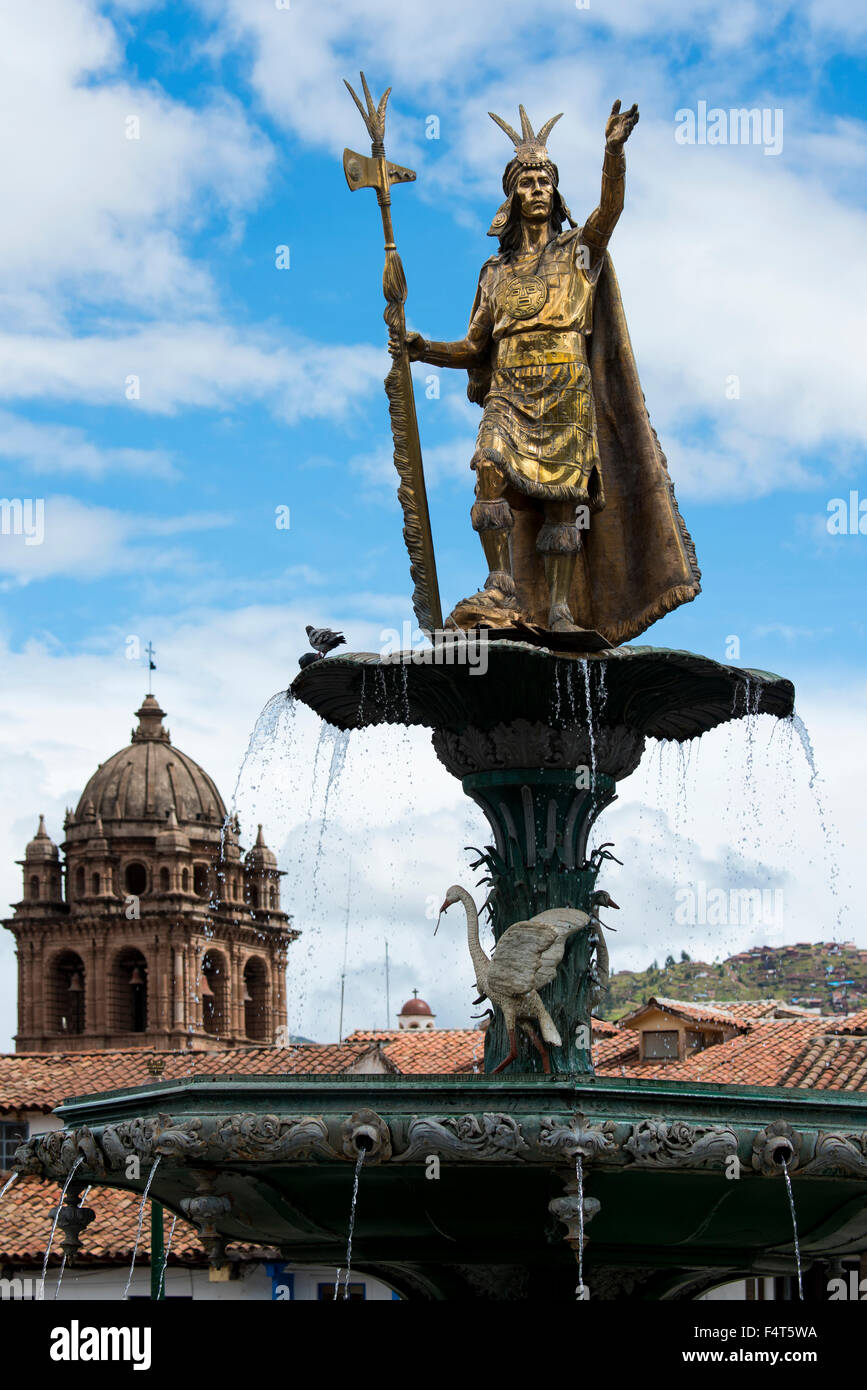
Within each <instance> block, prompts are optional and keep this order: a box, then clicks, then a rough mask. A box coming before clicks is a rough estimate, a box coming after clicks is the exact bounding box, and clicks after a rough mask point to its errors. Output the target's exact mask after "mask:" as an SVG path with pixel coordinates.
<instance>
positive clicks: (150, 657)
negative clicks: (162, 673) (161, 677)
mask: <svg viewBox="0 0 867 1390" xmlns="http://www.w3.org/2000/svg"><path fill="white" fill-rule="evenodd" d="M145 651H146V652H147V659H148V695H153V693H154V692H153V689H152V686H153V679H152V677H151V672H152V671H155V670H156V669H157V668H156V662H155V661H154V657H155V656H156V651H155V650H154V645H153V643H152V642H148V644H147V646H146V647H145Z"/></svg>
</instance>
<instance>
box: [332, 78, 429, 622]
mask: <svg viewBox="0 0 867 1390" xmlns="http://www.w3.org/2000/svg"><path fill="white" fill-rule="evenodd" d="M345 85H346V88H347V91H348V92H349V94H350V96H351V97H352V100H353V101H354V102H355V104H356V106H357V107H358V109H359V111H360V112H361V118H362V120H363V121H364V124H365V125H366V127H367V133H368V135H369V136H370V140H371V146H370V155H369V156H368V155H363V154H356V153H355V151H354V150H344V151H343V172H344V173H345V174H346V182H347V183H348V184H349V187H350V189H351V190H352V191H353V192H355V190H356V188H375V189H376V200H377V202H378V203H379V210H380V212H381V214H382V230H383V232H384V234H385V268H384V270H383V272H382V292H383V294H384V295H385V299H386V307H385V312H384V314H383V318H384V319H385V321H386V323H387V324H388V327H389V329H390V330H391V333H392V335H393V338H394V340H395V341H396V344H397V351H396V352H395V354H394V361H393V363H392V366H391V370H390V372H389V373H388V376H387V377H386V378H385V391H386V395H387V396H388V409H389V415H390V417H391V433H392V437H393V439H394V464H395V467H396V469H397V471H398V475H399V477H400V486H399V487H398V490H397V496H398V500H399V501H400V504H401V507H402V508H403V538H404V541H405V542H406V548H407V550H408V552H409V560H410V574H411V575H412V580H413V585H414V588H413V595H412V606H413V609H414V610H415V616H416V619H417V621H418V625H419V627H420V628H421V629H422V631H423V632H428V633H433V632H437V631H439V630H440V629H441V628H442V611H441V609H440V595H439V585H438V583H437V571H436V560H435V558H434V548H433V536H432V535H431V528H430V515H429V513H428V506H427V492H426V490H425V485H424V468H423V466H422V457H421V442H420V440H419V437H418V419H417V417H416V413H415V396H414V394H413V389H412V372H411V370H410V363H409V353H408V352H407V348H406V317H405V315H404V307H403V306H404V304H405V303H406V276H405V275H404V272H403V265H402V263H401V259H400V256H399V255H398V254H397V248H396V246H395V244H394V232H393V230H392V225H391V185H392V184H393V183H411V182H412V181H413V180H414V179H415V173H414V172H413V170H412V169H404V168H402V167H401V166H400V165H399V164H392V163H391V161H390V160H388V159H386V157H385V107H386V103H387V102H388V97H389V93H390V92H391V88H390V87H389V88H388V90H387V91H386V92H385V93H384V95H383V96H382V98H381V99H380V102H379V105H378V106H376V105H375V104H374V101H373V98H372V96H371V95H370V89H369V87H368V85H367V81H366V79H365V76H364V73H362V74H361V85H362V88H363V90H364V96H365V99H366V101H367V110H365V108H364V107H363V106H362V104H361V102H360V101H359V99H358V97H357V95H356V94H355V92H354V91H353V90H352V88H351V87H350V85H349V83H348V82H346V84H345Z"/></svg>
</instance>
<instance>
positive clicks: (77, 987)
mask: <svg viewBox="0 0 867 1390" xmlns="http://www.w3.org/2000/svg"><path fill="white" fill-rule="evenodd" d="M67 989H68V990H69V993H70V994H81V993H82V992H83V990H84V985H83V984H82V983H81V972H80V971H79V970H73V972H72V974H71V975H70V977H69V984H68V985H67Z"/></svg>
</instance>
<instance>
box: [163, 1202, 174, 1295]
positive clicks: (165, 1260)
mask: <svg viewBox="0 0 867 1390" xmlns="http://www.w3.org/2000/svg"><path fill="white" fill-rule="evenodd" d="M177 1220H178V1218H177V1216H173V1217H172V1224H171V1226H170V1227H169V1238H168V1240H167V1241H166V1253H165V1255H164V1256H163V1267H162V1269H161V1270H160V1297H165V1292H166V1265H167V1264H168V1262H169V1255H170V1254H171V1253H172V1237H173V1235H174V1234H175V1225H176V1224H177Z"/></svg>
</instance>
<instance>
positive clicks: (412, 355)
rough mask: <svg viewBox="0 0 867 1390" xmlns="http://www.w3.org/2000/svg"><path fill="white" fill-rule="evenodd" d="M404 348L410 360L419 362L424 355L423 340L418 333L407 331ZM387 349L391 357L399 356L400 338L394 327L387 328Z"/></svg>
mask: <svg viewBox="0 0 867 1390" xmlns="http://www.w3.org/2000/svg"><path fill="white" fill-rule="evenodd" d="M404 341H405V343H406V350H407V352H408V354H409V360H410V362H420V361H421V360H422V358H423V356H424V350H425V346H426V344H425V340H424V338H423V337H422V335H421V334H420V333H407V335H406V337H405V339H404ZM388 350H389V352H390V353H391V355H392V357H399V356H400V338H399V337H398V335H397V334H396V333H395V331H394V329H393V328H392V329H389V333H388Z"/></svg>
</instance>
